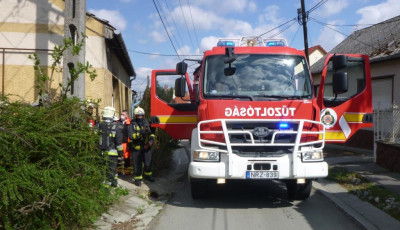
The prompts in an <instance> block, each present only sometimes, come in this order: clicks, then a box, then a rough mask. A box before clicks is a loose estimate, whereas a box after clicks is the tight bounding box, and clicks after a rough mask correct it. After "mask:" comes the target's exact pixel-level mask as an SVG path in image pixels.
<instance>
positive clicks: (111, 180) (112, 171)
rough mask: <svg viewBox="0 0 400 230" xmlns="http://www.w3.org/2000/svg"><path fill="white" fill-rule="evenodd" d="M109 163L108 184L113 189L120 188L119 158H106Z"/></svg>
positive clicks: (110, 156)
mask: <svg viewBox="0 0 400 230" xmlns="http://www.w3.org/2000/svg"><path fill="white" fill-rule="evenodd" d="M106 157H107V158H106V161H107V165H108V168H107V175H106V177H107V182H108V184H109V185H111V186H112V187H117V186H118V173H117V164H118V156H113V155H108V156H106Z"/></svg>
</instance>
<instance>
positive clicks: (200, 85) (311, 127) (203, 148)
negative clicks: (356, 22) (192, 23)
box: [151, 37, 372, 200]
mask: <svg viewBox="0 0 400 230" xmlns="http://www.w3.org/2000/svg"><path fill="white" fill-rule="evenodd" d="M192 61H193V60H192ZM197 61H198V63H199V64H200V65H199V67H198V68H196V69H195V71H194V73H193V78H192V79H191V77H189V75H188V74H187V66H188V65H187V63H186V62H188V60H184V61H182V62H180V63H178V64H177V66H176V69H167V70H153V71H152V78H151V116H152V119H153V120H154V121H156V122H155V123H153V124H152V126H153V127H159V128H162V129H164V130H166V131H167V132H168V133H169V134H170V135H171V136H172V137H173V138H175V139H190V140H191V150H190V165H189V170H188V174H189V180H190V185H191V193H192V197H193V198H200V197H204V196H205V195H207V192H209V188H208V187H209V185H210V183H213V182H215V183H225V182H226V181H227V180H233V179H236V180H281V181H283V182H285V183H286V188H287V192H288V197H289V198H291V199H301V200H304V199H306V198H308V197H309V195H310V192H311V185H312V180H314V179H317V178H323V177H326V176H327V175H328V165H327V163H326V162H325V161H324V157H323V148H324V145H325V143H327V142H329V143H333V142H336V143H337V142H339V143H344V142H346V141H347V140H348V139H349V138H350V137H351V136H352V135H353V134H354V133H355V132H357V130H359V129H360V128H364V127H371V126H372V115H371V114H372V93H371V76H370V67H369V59H368V56H365V55H356V54H329V55H328V56H327V57H326V60H325V63H324V68H323V71H322V76H321V79H320V83H319V84H318V85H314V84H313V79H312V77H311V74H310V69H309V66H308V63H307V61H306V57H305V55H304V52H303V51H301V50H297V49H294V48H290V47H288V46H287V45H286V42H285V40H263V39H260V38H257V37H252V38H241V39H221V40H220V41H219V42H218V44H217V46H216V47H214V48H212V49H211V50H208V51H206V52H205V53H204V56H203V58H202V59H201V60H197ZM174 81H175V85H174V87H172V86H171V87H170V88H169V89H171V88H173V90H174V95H175V97H174V98H173V99H172V100H170V99H165V97H164V96H162V95H163V94H165V92H162V91H166V90H167V89H168V87H164V88H163V87H162V84H164V85H168V84H170V82H174ZM170 85H171V84H170ZM160 88H161V90H160Z"/></svg>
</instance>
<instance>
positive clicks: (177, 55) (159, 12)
mask: <svg viewBox="0 0 400 230" xmlns="http://www.w3.org/2000/svg"><path fill="white" fill-rule="evenodd" d="M153 3H154V6H155V7H156V10H157V13H158V16H159V17H160V19H161V22H162V24H163V26H164V29H165V32H166V33H167V35H168V38H169V41H170V42H171V45H172V47H173V48H174V50H175V53H176V55H177V56H178V58H179V61H180V60H181V58H180V57H179V54H178V51H177V50H176V48H175V45H174V43H173V42H172V39H171V36H169V33H168V30H167V27H165V23H164V21H163V19H162V17H161V14H160V11H158V7H157V5H156V2H155V1H154V0H153Z"/></svg>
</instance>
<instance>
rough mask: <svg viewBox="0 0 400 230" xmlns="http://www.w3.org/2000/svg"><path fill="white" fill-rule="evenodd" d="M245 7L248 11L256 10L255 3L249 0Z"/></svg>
mask: <svg viewBox="0 0 400 230" xmlns="http://www.w3.org/2000/svg"><path fill="white" fill-rule="evenodd" d="M247 9H248V10H249V12H256V10H257V4H256V3H255V2H253V1H250V2H249V4H248V5H247Z"/></svg>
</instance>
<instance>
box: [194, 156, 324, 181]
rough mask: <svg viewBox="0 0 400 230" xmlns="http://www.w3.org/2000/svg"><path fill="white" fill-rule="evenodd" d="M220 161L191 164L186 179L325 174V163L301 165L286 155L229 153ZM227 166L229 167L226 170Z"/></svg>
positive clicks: (272, 177) (295, 176) (268, 177)
mask: <svg viewBox="0 0 400 230" xmlns="http://www.w3.org/2000/svg"><path fill="white" fill-rule="evenodd" d="M230 157H231V159H230V160H229V158H228V157H227V156H225V157H222V158H221V161H220V162H197V161H192V162H191V163H190V165H189V176H190V177H192V178H203V179H217V178H225V179H299V178H304V179H316V178H323V177H326V176H327V175H328V164H327V163H326V162H325V161H319V162H303V161H301V159H300V158H295V159H294V163H293V161H292V159H291V156H290V155H286V156H282V157H278V158H248V157H246V158H245V157H240V156H237V155H235V154H230ZM229 164H230V166H231V167H229Z"/></svg>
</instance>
